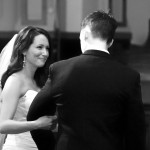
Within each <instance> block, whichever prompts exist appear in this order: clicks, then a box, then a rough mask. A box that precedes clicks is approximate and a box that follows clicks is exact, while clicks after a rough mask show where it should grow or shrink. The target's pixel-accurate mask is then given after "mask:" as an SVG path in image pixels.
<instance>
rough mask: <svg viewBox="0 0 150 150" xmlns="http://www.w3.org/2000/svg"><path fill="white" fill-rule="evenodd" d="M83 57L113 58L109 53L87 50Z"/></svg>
mask: <svg viewBox="0 0 150 150" xmlns="http://www.w3.org/2000/svg"><path fill="white" fill-rule="evenodd" d="M83 55H93V56H101V57H111V55H110V54H109V53H106V52H104V51H100V50H94V49H91V50H87V51H85V52H84V53H83Z"/></svg>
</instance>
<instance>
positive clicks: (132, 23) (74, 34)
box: [0, 0, 150, 149]
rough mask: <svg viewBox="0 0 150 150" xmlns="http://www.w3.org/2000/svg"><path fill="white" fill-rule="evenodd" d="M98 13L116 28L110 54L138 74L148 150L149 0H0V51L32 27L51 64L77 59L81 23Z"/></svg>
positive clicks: (149, 121)
mask: <svg viewBox="0 0 150 150" xmlns="http://www.w3.org/2000/svg"><path fill="white" fill-rule="evenodd" d="M98 9H103V10H104V11H106V12H111V13H112V14H113V15H114V17H115V18H116V20H117V21H118V24H119V27H118V29H117V32H116V35H115V42H114V44H113V46H112V47H111V48H110V53H111V54H112V55H113V56H114V57H116V59H117V60H118V61H120V62H121V63H123V64H125V65H129V66H130V67H132V68H133V69H135V70H137V71H138V72H140V74H141V88H142V98H143V103H144V109H145V113H146V122H147V149H150V0H142V1H141V0H0V51H1V50H2V48H3V47H4V45H6V43H7V42H8V41H9V40H10V39H11V38H12V36H13V35H14V34H15V33H17V32H18V31H19V30H20V29H22V28H23V27H25V26H27V25H34V26H39V27H42V28H44V29H46V30H48V31H49V33H50V35H51V37H52V40H53V47H54V48H53V58H54V60H55V61H58V60H62V59H67V58H70V57H74V56H77V55H80V54H81V50H80V41H79V33H80V24H81V21H82V19H83V18H84V17H85V16H86V15H87V14H88V13H90V12H92V11H95V10H98Z"/></svg>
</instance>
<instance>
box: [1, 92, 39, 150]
mask: <svg viewBox="0 0 150 150" xmlns="http://www.w3.org/2000/svg"><path fill="white" fill-rule="evenodd" d="M37 93H38V92H37V91H34V90H28V91H27V92H26V93H25V95H24V96H22V97H21V98H20V99H19V102H18V106H17V110H16V113H15V115H14V120H17V121H26V117H27V113H28V110H29V107H30V105H31V103H32V101H33V99H34V97H35V96H36V95H37ZM12 149H13V150H37V146H36V144H35V142H34V141H33V139H32V137H31V134H30V132H24V133H20V134H8V135H7V138H6V142H5V144H4V147H3V150H12Z"/></svg>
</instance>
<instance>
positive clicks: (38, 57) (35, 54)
mask: <svg viewBox="0 0 150 150" xmlns="http://www.w3.org/2000/svg"><path fill="white" fill-rule="evenodd" d="M49 46H50V45H49V42H48V39H47V38H46V36H45V35H43V34H40V35H37V36H35V38H34V40H33V43H32V44H31V45H30V47H29V49H28V50H27V52H25V55H26V65H27V64H30V65H33V66H35V67H37V68H38V67H43V66H44V64H45V62H46V60H47V58H48V57H49Z"/></svg>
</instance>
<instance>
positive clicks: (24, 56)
mask: <svg viewBox="0 0 150 150" xmlns="http://www.w3.org/2000/svg"><path fill="white" fill-rule="evenodd" d="M25 64H26V55H23V68H24V67H25Z"/></svg>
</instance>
